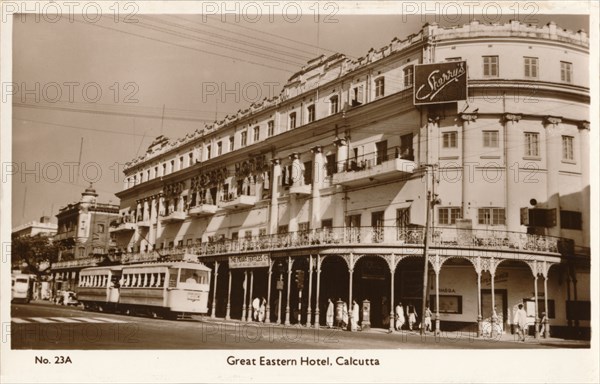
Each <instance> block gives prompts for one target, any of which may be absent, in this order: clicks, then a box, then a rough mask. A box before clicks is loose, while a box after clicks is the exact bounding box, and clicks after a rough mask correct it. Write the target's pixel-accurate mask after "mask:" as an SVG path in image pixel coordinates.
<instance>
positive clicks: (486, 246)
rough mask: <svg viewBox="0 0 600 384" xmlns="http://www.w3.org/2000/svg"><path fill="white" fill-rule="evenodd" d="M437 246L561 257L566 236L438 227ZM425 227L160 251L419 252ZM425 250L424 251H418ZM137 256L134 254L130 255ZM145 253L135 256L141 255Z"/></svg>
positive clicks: (324, 232)
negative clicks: (358, 249) (346, 249)
mask: <svg viewBox="0 0 600 384" xmlns="http://www.w3.org/2000/svg"><path fill="white" fill-rule="evenodd" d="M430 236H431V241H430V246H431V247H432V249H435V248H436V247H437V248H443V249H447V250H450V249H456V250H457V251H458V252H461V251H464V250H465V249H466V250H467V251H466V252H467V253H469V254H472V253H473V251H475V252H476V251H481V250H488V251H494V252H498V254H500V253H501V252H506V253H507V255H511V257H514V254H515V253H529V254H530V253H543V254H552V255H553V256H559V255H560V254H559V251H558V249H559V246H560V241H561V239H560V238H558V237H552V236H542V235H532V234H527V233H520V232H508V231H501V230H487V229H470V230H469V229H457V228H454V227H443V228H442V227H440V228H433V229H432V230H431V231H430ZM423 239H424V229H423V228H398V227H395V226H388V227H354V228H319V229H315V230H310V231H299V232H289V233H283V234H277V235H266V236H254V237H248V238H242V239H220V240H217V241H213V242H208V243H202V244H198V245H194V246H187V247H184V246H180V247H176V248H173V249H171V250H161V251H160V253H161V255H162V256H163V257H170V258H174V257H179V255H180V254H186V253H187V254H191V255H196V256H210V255H228V254H241V253H245V252H266V251H282V250H284V251H285V250H299V249H303V248H305V249H310V251H309V252H318V251H319V250H318V249H317V250H315V248H319V249H325V248H328V247H335V249H340V248H341V247H362V248H366V247H398V251H397V252H399V253H402V252H403V249H409V250H410V252H415V248H422V247H423V246H424V242H423ZM418 254H419V255H420V254H422V250H419V251H418ZM131 257H133V256H131ZM143 257H144V256H143V254H139V255H138V256H135V257H133V259H135V260H138V259H140V258H143Z"/></svg>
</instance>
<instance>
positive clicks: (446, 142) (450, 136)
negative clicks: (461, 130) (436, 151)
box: [442, 132, 458, 148]
mask: <svg viewBox="0 0 600 384" xmlns="http://www.w3.org/2000/svg"><path fill="white" fill-rule="evenodd" d="M456 135H457V134H456V132H444V133H443V134H442V146H443V147H444V148H456V147H457V146H458V145H457V140H456Z"/></svg>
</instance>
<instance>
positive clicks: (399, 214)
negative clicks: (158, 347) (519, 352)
mask: <svg viewBox="0 0 600 384" xmlns="http://www.w3.org/2000/svg"><path fill="white" fill-rule="evenodd" d="M454 61H456V65H457V68H459V69H460V70H464V69H466V73H465V76H467V77H468V85H467V87H468V88H467V90H468V97H467V98H466V99H465V100H459V101H455V102H446V103H439V104H427V103H422V102H419V101H422V100H423V98H424V95H425V93H427V92H425V93H419V91H425V90H427V89H429V90H430V91H431V92H430V93H434V92H435V90H436V88H438V91H439V90H440V89H441V88H443V87H442V83H443V82H444V79H445V77H444V76H442V77H437V79H438V80H439V81H440V82H439V83H438V82H437V81H438V80H435V79H436V77H435V74H433V72H432V74H431V76H430V77H429V78H428V79H429V80H431V81H430V82H427V81H426V82H425V83H424V85H421V84H416V85H415V84H414V83H415V81H416V80H415V79H416V77H415V76H414V72H415V68H416V67H415V66H418V65H420V64H432V63H450V64H452V62H454ZM461 63H462V64H461ZM452 73H454V74H456V73H457V72H452V71H451V72H448V74H452ZM440 79H441V80H440ZM446 80H447V79H446ZM588 84H589V78H588V37H587V35H586V34H585V32H583V31H579V32H576V33H575V32H571V31H565V30H563V29H560V28H558V27H557V26H556V25H555V24H554V23H550V24H548V25H546V26H544V27H536V26H531V25H525V24H521V23H519V22H516V21H513V22H510V23H508V24H504V25H482V24H480V23H478V22H472V23H470V24H467V25H464V26H460V27H454V28H441V27H439V26H437V25H435V24H427V25H425V26H423V28H422V29H421V30H420V31H417V32H416V33H415V34H412V35H410V36H408V37H407V38H406V39H405V40H399V39H394V40H392V41H391V43H390V44H389V45H387V46H385V47H383V48H381V49H379V50H375V49H371V50H370V51H369V52H368V53H367V54H366V55H365V56H364V57H361V58H359V59H356V60H351V59H349V58H347V57H345V56H344V55H342V54H336V55H332V56H329V57H325V56H321V57H318V58H316V59H314V60H312V61H310V62H308V63H307V65H306V66H304V67H303V68H302V69H301V70H299V71H298V72H297V73H295V74H294V75H293V76H292V77H290V79H289V81H288V82H287V84H285V86H284V87H283V90H282V91H281V94H280V95H279V96H278V97H276V98H274V99H271V100H265V101H264V102H262V103H256V104H252V105H250V106H249V107H248V108H247V109H245V110H243V111H239V112H238V113H237V115H235V116H228V117H227V118H225V119H224V120H223V121H220V122H216V123H214V124H213V125H210V126H206V127H204V128H203V129H198V130H196V131H195V132H191V133H190V134H188V135H186V136H185V137H183V138H180V139H168V138H166V137H163V136H160V137H158V138H157V139H156V140H155V141H154V142H153V143H152V144H151V145H150V147H149V148H148V150H147V151H146V153H145V154H144V155H143V156H141V157H139V158H136V159H133V160H132V161H131V162H129V163H128V164H127V166H126V169H125V185H124V186H123V190H122V191H121V192H119V193H118V194H117V195H118V196H119V198H120V199H121V206H120V211H121V216H122V219H121V222H120V223H119V224H118V226H114V227H113V228H111V232H112V233H114V235H115V236H116V239H117V242H118V243H119V244H121V246H122V248H123V256H122V260H123V262H141V261H151V260H157V259H159V258H165V257H177V255H184V256H185V257H192V258H198V259H199V260H200V261H202V262H204V263H206V264H207V265H209V266H210V267H211V268H212V269H213V274H214V278H213V279H212V282H213V283H212V284H213V285H212V291H211V294H210V296H211V299H210V301H211V302H210V305H209V308H210V309H211V316H216V317H224V318H231V319H250V318H251V316H252V311H253V309H252V306H251V305H250V303H251V301H252V300H253V299H254V298H256V297H260V298H263V297H264V298H265V299H266V306H267V308H266V312H267V316H266V321H267V322H281V323H286V324H289V323H296V322H298V321H299V322H300V323H302V324H307V325H317V324H324V322H325V311H326V308H327V303H328V299H332V301H334V302H337V301H338V300H339V299H341V300H343V301H345V302H347V303H351V302H352V301H353V300H356V301H357V302H358V303H360V304H361V306H363V307H368V308H369V311H368V314H367V313H363V312H367V311H362V310H361V314H360V319H359V323H360V322H363V325H364V326H368V323H370V325H371V326H373V327H386V328H387V327H391V326H392V324H393V308H394V307H395V306H396V305H397V304H398V303H399V302H402V305H403V306H405V307H406V306H407V305H410V304H412V305H414V306H416V307H417V308H419V306H420V305H421V302H422V291H423V265H424V264H423V263H424V248H425V246H424V239H425V236H428V240H429V246H428V258H429V278H428V284H427V288H428V289H429V294H430V297H429V300H430V303H431V308H432V310H433V312H434V318H437V319H438V320H439V323H438V326H439V327H441V329H442V330H444V329H446V330H450V329H457V328H460V327H465V326H469V325H475V324H479V325H480V327H479V329H480V331H481V332H485V324H486V322H487V321H490V322H492V324H493V323H497V324H498V325H499V326H500V327H501V328H503V330H505V331H510V325H511V324H512V322H513V316H514V315H513V314H514V309H515V307H516V305H517V304H519V303H524V304H525V306H526V309H527V312H528V315H529V316H530V319H531V323H534V322H539V320H540V319H541V318H542V317H543V316H542V313H543V312H545V313H546V315H547V316H546V317H547V321H548V322H549V323H550V324H551V325H552V332H556V333H559V332H561V331H564V330H566V329H569V328H571V329H572V330H574V329H579V330H580V331H581V330H583V331H585V329H586V328H587V329H589V304H590V302H589V300H590V288H589V287H590V284H589V257H590V254H589V241H590V239H589V237H590V202H589V201H590V200H589V164H588V162H589V161H588V157H589V129H590V127H589V101H590V97H589V88H588ZM417 87H418V89H415V88H417ZM423 87H425V88H423ZM415 94H416V95H415ZM432 97H433V96H432ZM430 100H432V98H431V99H430ZM428 199H430V201H428ZM428 207H430V208H431V209H430V210H429V211H430V212H431V216H430V218H431V220H430V221H431V227H430V229H429V231H425V229H426V224H427V217H428V214H427V212H428ZM297 271H303V272H300V273H299V272H297ZM299 301H300V303H299ZM367 301H368V302H367ZM363 303H364V305H363ZM494 307H495V308H496V314H497V316H492V314H493V308H494ZM390 318H391V319H392V321H390ZM547 328H548V327H546V329H547Z"/></svg>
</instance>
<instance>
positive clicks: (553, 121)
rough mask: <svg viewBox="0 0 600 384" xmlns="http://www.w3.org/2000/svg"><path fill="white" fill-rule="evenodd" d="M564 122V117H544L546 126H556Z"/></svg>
mask: <svg viewBox="0 0 600 384" xmlns="http://www.w3.org/2000/svg"><path fill="white" fill-rule="evenodd" d="M561 122H562V116H544V125H549V124H552V125H556V124H560V123H561Z"/></svg>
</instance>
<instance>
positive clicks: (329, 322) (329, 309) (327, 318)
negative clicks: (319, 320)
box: [325, 299, 333, 328]
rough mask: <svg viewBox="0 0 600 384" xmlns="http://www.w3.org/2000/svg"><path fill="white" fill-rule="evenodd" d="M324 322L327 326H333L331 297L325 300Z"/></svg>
mask: <svg viewBox="0 0 600 384" xmlns="http://www.w3.org/2000/svg"><path fill="white" fill-rule="evenodd" d="M325 323H326V324H327V328H332V327H333V301H331V299H328V300H327V314H326V315H325Z"/></svg>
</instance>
